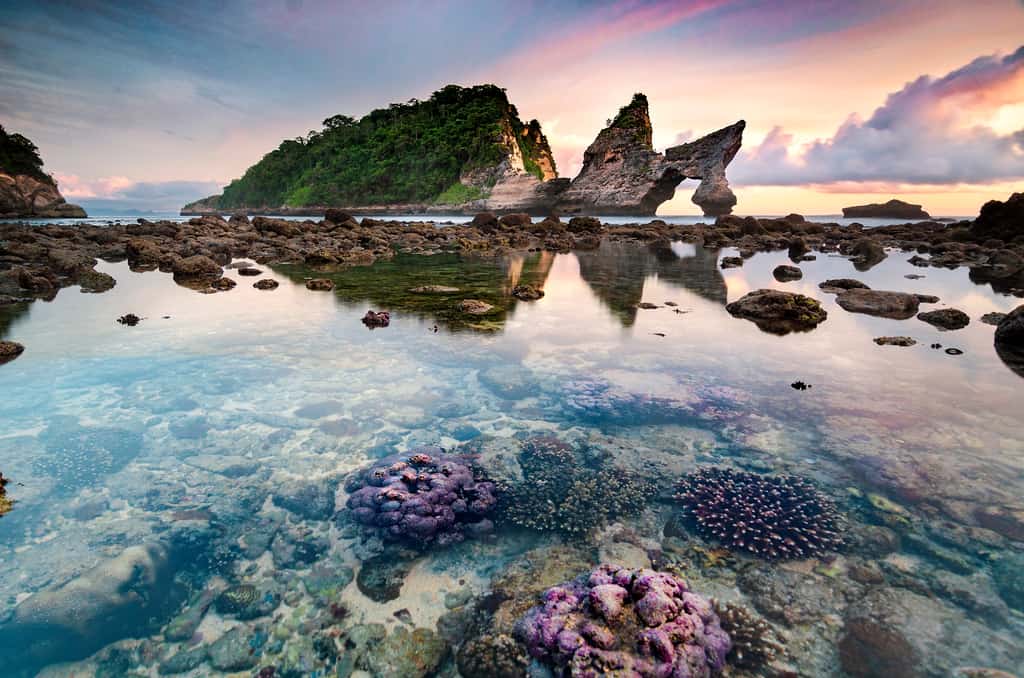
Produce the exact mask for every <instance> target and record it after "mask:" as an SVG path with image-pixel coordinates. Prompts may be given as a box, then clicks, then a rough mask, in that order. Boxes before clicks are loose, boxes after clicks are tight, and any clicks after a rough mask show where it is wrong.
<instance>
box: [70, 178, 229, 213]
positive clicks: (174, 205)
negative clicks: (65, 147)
mask: <svg viewBox="0 0 1024 678" xmlns="http://www.w3.org/2000/svg"><path fill="white" fill-rule="evenodd" d="M55 178H56V179H57V184H58V186H59V187H60V191H61V194H62V195H63V196H64V197H65V198H66V199H67V200H68V201H69V202H77V203H79V204H81V205H83V206H84V207H86V208H89V207H92V208H93V209H101V210H118V209H123V210H131V211H135V210H145V211H154V212H166V211H174V212H176V211H178V210H179V209H181V207H182V205H184V204H185V203H187V202H191V201H193V200H197V199H199V198H204V197H206V196H208V195H212V194H214V193H219V192H220V190H221V186H222V182H216V181H189V180H178V181H134V180H132V179H129V178H128V177H103V178H100V179H94V180H83V179H81V178H80V177H78V176H77V175H74V174H56V175H55Z"/></svg>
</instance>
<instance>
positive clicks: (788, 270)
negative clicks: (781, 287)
mask: <svg viewBox="0 0 1024 678" xmlns="http://www.w3.org/2000/svg"><path fill="white" fill-rule="evenodd" d="M772 276H773V277H774V278H775V279H776V280H778V281H779V282H790V281H793V280H800V279H801V278H803V277H804V273H803V271H801V270H800V268H799V267H797V266H790V265H788V264H782V265H781V266H776V267H775V270H773V271H772Z"/></svg>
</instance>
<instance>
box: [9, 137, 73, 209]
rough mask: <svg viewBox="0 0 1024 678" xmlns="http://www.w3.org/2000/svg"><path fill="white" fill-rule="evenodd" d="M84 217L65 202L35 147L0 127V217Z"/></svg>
mask: <svg viewBox="0 0 1024 678" xmlns="http://www.w3.org/2000/svg"><path fill="white" fill-rule="evenodd" d="M84 216H86V214H85V210H83V209H82V208H81V207H79V206H78V205H71V204H69V203H67V202H65V200H64V196H62V195H61V194H60V191H58V190H57V182H56V181H54V179H53V177H51V176H50V175H48V174H46V173H45V172H43V161H42V159H40V157H39V150H38V149H37V148H36V145H35V144H33V143H32V142H31V141H29V140H28V139H27V138H25V137H23V136H22V135H20V134H8V133H7V132H6V131H4V128H3V127H2V126H0V218H8V219H9V218H19V217H26V218H31V217H63V218H73V217H84Z"/></svg>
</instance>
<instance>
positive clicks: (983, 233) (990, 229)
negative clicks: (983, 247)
mask: <svg viewBox="0 0 1024 678" xmlns="http://www.w3.org/2000/svg"><path fill="white" fill-rule="evenodd" d="M970 232H971V237H972V239H974V240H976V241H978V242H983V241H985V240H988V239H990V238H998V239H999V240H1002V241H1004V242H1012V241H1014V240H1015V239H1016V238H1018V237H1019V236H1021V235H1022V234H1024V193H1014V194H1013V195H1011V196H1010V197H1009V198H1007V199H1006V200H1005V201H1000V200H990V201H989V202H987V203H985V204H984V205H982V207H981V211H980V213H979V214H978V218H977V219H975V220H974V223H973V224H972V225H971V231H970Z"/></svg>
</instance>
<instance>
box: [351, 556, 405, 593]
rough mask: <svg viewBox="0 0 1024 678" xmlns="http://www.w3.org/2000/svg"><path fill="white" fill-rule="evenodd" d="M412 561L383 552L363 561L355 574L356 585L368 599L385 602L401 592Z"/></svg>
mask: <svg viewBox="0 0 1024 678" xmlns="http://www.w3.org/2000/svg"><path fill="white" fill-rule="evenodd" d="M412 566H413V562H412V561H410V560H407V559H403V558H399V557H395V555H394V554H391V553H385V554H383V555H379V556H374V557H372V558H368V559H366V560H364V561H363V563H362V565H361V566H360V568H359V573H358V574H357V575H356V586H358V587H359V590H360V591H362V593H363V595H365V596H366V597H367V598H369V599H370V600H372V601H374V602H377V603H386V602H389V601H392V600H395V599H396V598H398V596H399V595H401V593H402V585H403V584H405V578H406V576H408V574H409V571H410V570H412Z"/></svg>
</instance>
